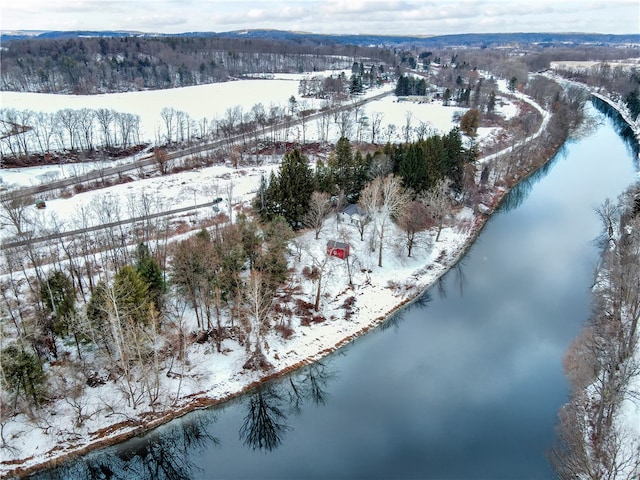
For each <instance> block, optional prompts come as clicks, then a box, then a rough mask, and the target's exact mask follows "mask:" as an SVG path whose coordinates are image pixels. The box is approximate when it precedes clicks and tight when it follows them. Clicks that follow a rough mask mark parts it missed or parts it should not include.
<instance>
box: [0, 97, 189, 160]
mask: <svg viewBox="0 0 640 480" xmlns="http://www.w3.org/2000/svg"><path fill="white" fill-rule="evenodd" d="M0 120H1V121H2V122H3V123H4V124H6V125H12V126H13V127H14V128H20V129H21V130H22V132H21V133H18V134H14V135H3V136H2V138H0V153H1V154H2V158H3V163H5V164H6V162H7V160H8V159H12V161H11V163H20V164H22V163H23V162H25V163H28V157H30V156H31V155H34V154H35V155H46V154H52V153H54V152H64V151H68V152H75V153H83V154H85V155H86V156H91V154H92V153H94V152H95V151H96V150H97V149H100V150H104V151H106V153H108V154H116V153H118V152H122V151H126V150H127V149H129V148H131V147H132V146H135V145H139V144H140V143H141V142H144V141H145V140H143V139H142V138H141V135H140V116H139V115H136V114H133V113H126V112H117V111H115V110H113V109H108V108H99V109H92V108H82V109H78V110H76V109H72V108H65V109H63V110H58V111H57V112H52V113H49V112H36V111H33V110H16V109H13V108H3V109H0ZM190 125H191V124H190ZM7 157H8V158H7Z"/></svg>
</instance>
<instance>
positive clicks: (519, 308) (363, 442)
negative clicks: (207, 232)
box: [42, 109, 637, 480]
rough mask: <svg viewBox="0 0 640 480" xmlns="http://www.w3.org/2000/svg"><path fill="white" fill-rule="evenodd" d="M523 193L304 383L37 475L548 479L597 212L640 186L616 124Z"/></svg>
mask: <svg viewBox="0 0 640 480" xmlns="http://www.w3.org/2000/svg"><path fill="white" fill-rule="evenodd" d="M592 112H593V113H594V115H595V116H596V118H598V119H599V120H600V121H601V124H600V125H599V126H598V127H597V128H596V129H594V130H593V131H591V132H590V133H589V134H588V135H586V136H585V137H584V138H582V139H580V140H578V141H572V142H569V143H567V144H566V146H565V148H564V149H563V150H562V151H561V152H560V153H559V154H558V155H557V156H556V158H555V159H554V160H553V161H552V162H551V163H550V164H549V166H548V168H546V169H545V170H544V171H543V172H539V174H538V175H536V176H535V178H532V179H531V180H530V181H528V182H526V183H524V184H522V185H521V186H520V187H519V188H517V189H516V190H514V191H513V192H512V193H511V194H510V197H509V199H508V201H507V202H505V204H504V205H503V208H502V209H501V211H500V212H499V213H497V214H496V215H494V217H493V218H492V219H491V220H490V222H489V224H488V225H487V226H486V228H485V229H484V231H483V233H482V234H481V236H480V237H479V239H478V241H477V242H476V243H475V244H474V245H473V247H472V248H471V250H470V251H469V252H468V254H467V255H466V256H465V258H464V259H463V261H462V262H461V263H460V264H459V265H458V266H457V267H456V268H454V269H453V270H451V271H450V272H449V273H448V274H447V275H446V276H445V277H443V279H442V281H441V282H440V283H439V284H438V285H436V286H434V287H433V288H432V289H431V290H430V291H429V292H427V294H425V296H424V297H423V299H422V300H423V301H422V302H420V303H419V304H416V305H414V306H412V307H411V308H409V309H407V310H405V311H403V312H402V313H401V314H399V315H397V316H396V317H394V318H392V319H391V320H390V321H389V322H387V324H386V325H385V326H384V327H383V328H380V329H378V330H376V331H374V332H372V333H370V334H368V335H366V336H364V337H362V338H360V339H358V340H356V341H355V342H354V343H353V344H351V345H350V346H348V347H347V348H345V349H343V350H341V351H340V352H338V353H336V354H334V355H332V356H331V357H329V358H327V359H326V360H325V361H324V362H322V363H320V364H316V365H314V366H312V367H310V368H307V369H304V370H302V371H301V372H299V373H298V374H296V375H293V376H291V377H288V378H286V379H283V380H281V381H278V382H276V383H274V384H272V385H269V386H268V387H266V388H264V389H262V391H260V392H256V393H254V394H248V395H245V396H243V397H241V398H239V399H237V400H235V401H233V402H230V403H228V404H226V405H224V406H222V407H219V408H214V409H210V410H206V411H201V412H195V413H193V414H191V415H188V416H186V417H185V418H183V419H179V420H176V421H174V422H172V423H171V424H169V425H167V426H164V427H162V428H159V429H157V430H156V431H154V432H152V433H150V434H149V435H147V436H146V437H143V438H140V439H135V440H131V441H128V442H126V443H124V444H122V445H119V446H117V447H113V448H109V449H106V450H102V451H100V452H96V453H94V454H90V455H88V456H86V457H84V458H82V459H81V460H79V461H75V462H72V463H70V464H67V465H65V466H63V467H62V468H60V469H58V470H56V471H51V472H47V473H46V474H45V475H43V476H42V477H43V478H150V479H151V478H153V479H155V478H169V479H177V478H180V479H183V478H185V479H186V478H201V479H215V478H221V479H231V478H256V479H258V478H277V479H296V480H297V479H314V478H317V479H334V478H357V479H372V478H383V479H390V478H400V479H409V478H420V479H429V478H433V479H501V478H502V479H516V478H526V479H534V478H535V479H537V478H551V477H552V475H553V473H552V471H551V469H550V467H549V464H548V462H547V460H546V457H545V455H546V451H547V450H548V449H549V448H550V447H551V446H552V444H553V441H554V425H555V422H556V416H557V412H558V409H559V408H560V406H561V405H562V404H563V403H564V402H565V401H566V400H567V396H568V386H567V382H566V380H565V378H564V376H563V373H562V357H563V354H564V351H565V349H566V348H567V346H568V345H569V343H570V342H571V340H572V339H573V338H574V337H575V336H576V335H577V334H578V333H579V331H580V329H581V327H582V325H583V324H584V322H585V321H586V319H587V318H588V316H589V310H590V307H589V302H590V295H589V288H590V287H591V284H592V280H593V270H594V267H595V265H596V262H597V257H598V248H597V245H596V243H595V241H594V240H595V239H596V237H597V235H598V233H599V228H600V227H599V223H598V220H597V218H596V216H595V214H594V207H595V206H597V205H599V204H600V203H602V202H603V201H604V200H605V199H606V198H607V197H608V198H611V199H615V198H616V197H617V196H618V195H619V194H620V193H621V192H622V191H623V190H624V189H625V188H626V187H627V186H628V185H629V184H630V183H631V182H632V181H633V179H634V178H635V175H636V167H637V164H636V163H634V160H633V158H634V157H633V153H632V151H631V149H630V148H629V147H628V146H627V145H626V144H625V142H624V141H623V140H622V139H621V138H620V137H619V136H618V135H617V133H616V131H615V129H614V127H613V125H612V123H611V121H610V120H608V119H606V118H605V117H604V116H602V115H601V114H599V113H597V112H596V111H595V110H594V109H592Z"/></svg>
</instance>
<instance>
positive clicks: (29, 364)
mask: <svg viewBox="0 0 640 480" xmlns="http://www.w3.org/2000/svg"><path fill="white" fill-rule="evenodd" d="M0 364H1V365H2V380H3V383H4V384H5V386H6V388H7V390H8V391H10V392H14V393H15V394H16V396H20V395H24V397H25V398H26V399H27V400H28V401H29V402H31V403H33V405H34V406H36V407H37V406H39V405H40V404H41V403H42V401H43V400H44V399H45V395H46V375H45V373H44V371H43V370H42V364H41V363H40V361H39V360H38V357H37V356H36V355H34V354H33V353H30V352H27V351H26V350H25V349H24V348H21V347H19V346H18V345H16V344H13V345H9V346H8V347H6V348H5V349H3V350H2V354H0Z"/></svg>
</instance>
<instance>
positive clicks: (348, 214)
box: [339, 203, 369, 225]
mask: <svg viewBox="0 0 640 480" xmlns="http://www.w3.org/2000/svg"><path fill="white" fill-rule="evenodd" d="M339 218H340V220H341V221H343V222H348V223H351V224H353V225H360V224H361V223H366V222H367V221H368V219H369V216H368V215H367V212H366V211H365V210H364V209H363V208H360V207H359V206H358V205H355V204H353V203H350V204H349V205H347V206H346V207H344V208H343V209H342V210H341V211H340V215H339Z"/></svg>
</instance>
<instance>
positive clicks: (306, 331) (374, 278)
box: [0, 123, 546, 475]
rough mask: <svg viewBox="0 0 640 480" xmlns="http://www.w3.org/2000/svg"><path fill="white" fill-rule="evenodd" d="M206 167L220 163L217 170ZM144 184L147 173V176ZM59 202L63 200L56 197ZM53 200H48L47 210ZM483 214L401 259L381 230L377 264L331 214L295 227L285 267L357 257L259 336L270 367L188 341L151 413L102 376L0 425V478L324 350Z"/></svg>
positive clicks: (384, 305) (469, 238)
mask: <svg viewBox="0 0 640 480" xmlns="http://www.w3.org/2000/svg"><path fill="white" fill-rule="evenodd" d="M545 124H546V123H545ZM541 131H542V130H540V131H539V132H538V134H537V135H539V134H540V132H541ZM212 168H217V169H218V170H220V167H212ZM265 168H266V167H265ZM205 170H206V171H205ZM207 172H208V169H204V170H203V171H201V172H196V173H193V175H196V176H197V179H193V180H192V181H187V183H191V184H195V183H201V184H202V183H203V181H202V180H203V178H205V177H206V176H207V174H208V173H207ZM260 172H261V170H260V169H258V168H255V169H253V168H252V169H246V170H244V171H243V170H240V171H238V170H232V169H229V171H228V172H222V171H219V172H218V173H217V175H219V177H218V178H219V179H220V180H219V181H220V182H221V183H220V185H219V187H220V188H221V189H222V188H224V187H223V185H222V182H223V180H224V181H229V180H231V179H235V182H236V183H235V187H234V188H235V194H234V195H235V196H237V197H240V198H238V199H237V200H238V203H240V204H241V203H242V202H244V201H248V198H250V196H252V192H253V191H254V189H253V190H252V189H251V188H248V187H247V186H248V185H249V184H250V183H255V185H257V183H258V181H259V178H260ZM214 177H216V175H213V176H212V177H211V181H213V178H214ZM152 181H155V180H153V179H149V182H152ZM158 181H159V182H160V181H172V182H173V183H172V185H173V187H175V188H186V187H181V186H180V185H183V184H184V183H185V179H184V178H181V179H180V181H179V182H178V181H177V179H173V180H167V179H165V178H162V179H158ZM136 183H143V182H136ZM204 183H206V182H204ZM241 185H242V186H243V187H242V188H240V186H241ZM244 187H247V188H244ZM119 188H123V189H126V188H129V187H127V186H122V187H119ZM152 188H153V189H154V190H156V191H161V192H163V193H167V192H170V191H172V190H170V189H168V188H167V185H165V186H161V185H159V184H158V185H154V186H153V187H152ZM114 193H115V192H114ZM505 193H506V191H505V189H495V190H494V191H493V197H492V198H488V197H487V198H486V199H485V200H484V201H485V203H486V204H487V205H488V208H489V211H490V209H491V208H493V207H495V205H496V204H497V203H498V201H499V200H500V199H501V198H502V196H503V195H504V194H505ZM184 197H185V195H183V194H176V195H175V198H184ZM245 197H246V198H245ZM189 198H191V197H189ZM58 201H60V202H62V201H64V200H63V199H59V200H56V201H55V202H58ZM74 203H75V202H70V204H74ZM54 206H55V203H53V202H52V205H50V206H48V207H47V209H48V210H49V208H53V207H54ZM76 206H77V204H76ZM61 211H62V209H61ZM487 218H488V215H486V214H480V213H474V212H473V211H472V210H471V209H469V208H460V209H459V210H457V211H456V212H454V216H453V218H451V219H450V220H449V221H448V222H447V225H446V226H445V228H444V229H443V231H442V233H441V234H440V238H439V241H437V242H436V241H435V236H436V235H435V232H434V231H431V232H427V233H425V234H424V235H423V236H422V238H420V239H419V242H418V246H417V247H416V248H415V249H414V253H413V256H412V257H410V258H408V257H406V252H404V251H403V247H402V238H401V235H402V232H400V231H398V230H395V231H394V232H390V234H389V235H388V238H389V239H390V240H391V241H390V242H389V243H388V245H386V246H385V250H384V255H383V265H384V267H378V265H377V258H376V255H372V254H371V246H370V244H369V242H368V241H366V240H365V241H360V238H359V234H358V232H357V230H356V229H355V227H353V226H351V225H348V224H345V223H344V222H343V223H338V222H337V221H336V219H335V218H332V219H331V220H330V221H328V222H327V224H326V225H325V228H324V230H323V232H322V234H321V235H320V238H319V239H318V240H316V239H315V236H314V233H313V232H307V233H304V234H303V235H302V236H299V237H298V238H297V239H296V243H297V244H298V245H299V246H300V249H299V254H298V255H297V258H292V260H291V262H292V263H293V264H295V265H291V266H293V267H295V266H298V267H301V266H303V265H309V264H311V262H312V259H313V258H320V257H321V256H323V255H324V251H325V245H326V242H327V241H328V240H334V239H341V240H347V241H349V243H350V244H351V246H352V250H351V255H352V258H353V259H357V262H356V263H355V264H352V265H351V267H352V268H353V271H352V272H351V276H352V283H353V286H351V287H350V286H349V284H348V278H349V272H347V265H346V263H345V262H344V261H341V260H339V259H335V258H331V259H330V260H329V263H328V264H327V273H326V275H325V279H326V281H325V282H324V286H323V290H322V297H321V308H320V314H321V317H322V321H317V322H315V321H314V322H311V323H310V324H308V325H295V326H294V332H293V335H292V336H291V337H290V338H288V339H284V338H282V337H281V336H280V335H278V334H276V333H271V334H269V335H268V336H267V337H266V339H265V340H266V342H265V343H266V347H265V354H266V356H267V359H268V361H269V362H270V363H271V364H272V365H273V366H274V368H273V369H271V370H269V371H267V372H263V373H260V372H254V371H246V370H243V368H242V366H243V364H244V362H245V360H246V352H245V349H244V347H240V346H239V345H238V344H237V343H235V342H232V341H230V340H226V341H224V342H223V345H222V353H217V352H216V351H215V347H214V346H213V345H212V344H209V343H204V344H195V343H194V344H192V345H191V346H190V348H189V351H188V356H187V358H186V359H185V361H184V362H183V363H182V365H181V367H180V368H179V371H177V373H179V375H174V376H172V378H169V377H165V376H162V393H161V399H160V402H159V405H163V407H157V408H156V410H155V411H152V412H149V411H140V410H139V409H138V410H135V409H133V408H130V407H127V406H126V405H123V403H124V402H122V401H121V398H122V393H121V392H120V391H118V390H117V387H116V386H115V384H114V383H113V382H106V383H105V384H104V385H100V386H97V387H95V388H88V389H85V392H86V394H85V395H83V397H82V398H81V399H76V400H74V402H75V404H74V402H67V401H63V400H58V401H55V402H53V403H51V404H50V405H48V406H47V408H46V409H44V410H43V411H42V412H39V413H38V418H36V419H29V418H27V417H26V416H19V417H17V418H16V419H15V420H12V421H9V422H7V423H5V424H4V428H3V435H4V437H5V438H6V439H9V440H8V442H7V443H8V444H9V445H10V446H11V449H7V450H6V451H3V452H2V463H1V466H0V468H1V469H0V472H1V473H2V474H3V475H5V474H7V475H24V474H27V473H28V472H31V471H35V470H37V469H40V468H43V467H45V466H48V465H53V464H55V463H57V462H59V461H62V460H64V459H66V458H69V457H70V456H75V455H80V454H83V453H86V452H87V451H88V450H91V449H94V448H98V447H99V446H101V445H108V444H113V443H118V442H120V441H122V440H124V439H126V438H129V437H132V436H134V435H136V434H139V433H141V432H143V431H146V430H148V429H151V428H153V427H155V426H157V425H160V424H162V423H166V422H167V421H169V420H171V419H172V418H175V417H177V416H180V415H183V414H185V413H187V412H188V411H191V410H194V409H197V408H203V407H206V406H208V405H212V404H216V403H220V402H223V401H225V400H228V399H229V398H232V397H234V396H237V395H239V394H241V393H243V392H244V391H247V390H248V389H250V388H253V387H254V386H255V385H257V384H259V383H260V382H263V381H265V380H268V379H270V378H273V377H276V376H280V375H283V374H285V373H287V372H289V371H292V370H294V369H296V368H299V367H300V366H302V365H305V364H308V363H310V362H314V361H316V360H318V359H320V358H322V357H324V356H326V355H327V354H329V353H331V352H333V351H335V350H336V349H338V348H340V347H341V346H344V345H346V344H348V343H349V342H351V341H352V340H353V339H354V338H356V337H358V336H361V335H363V334H364V333H366V332H367V331H369V330H371V329H372V328H375V327H376V326H378V325H380V324H381V323H382V322H384V320H385V319H386V318H388V316H389V315H391V314H392V313H393V312H395V311H396V310H397V309H399V308H402V307H403V306H404V305H406V304H407V303H409V302H411V301H412V300H414V299H416V298H418V297H419V296H420V294H421V293H422V292H423V291H424V290H425V289H427V288H429V287H430V286H431V285H433V284H434V283H435V282H436V281H437V279H438V278H439V277H440V276H441V275H443V274H444V273H445V272H446V271H447V270H448V269H449V268H451V267H452V266H453V265H455V263H456V262H457V260H458V259H459V258H460V257H461V256H462V255H463V254H464V252H465V251H466V248H468V246H469V245H471V244H472V242H473V240H474V239H475V236H476V235H477V233H478V232H479V230H480V228H481V227H482V225H484V223H485V221H486V219H487ZM294 257H296V256H295V255H294ZM298 281H299V282H300V286H301V289H302V295H303V296H306V297H307V298H308V301H311V300H312V298H313V295H314V294H315V287H314V285H313V283H312V282H309V281H307V282H305V281H302V280H301V279H298ZM175 371H176V370H175V368H174V372H175ZM78 409H80V410H81V411H82V412H83V418H82V421H81V422H79V421H76V420H79V418H78Z"/></svg>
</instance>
